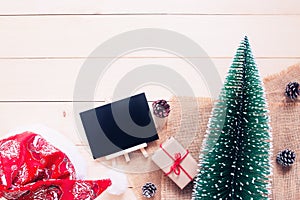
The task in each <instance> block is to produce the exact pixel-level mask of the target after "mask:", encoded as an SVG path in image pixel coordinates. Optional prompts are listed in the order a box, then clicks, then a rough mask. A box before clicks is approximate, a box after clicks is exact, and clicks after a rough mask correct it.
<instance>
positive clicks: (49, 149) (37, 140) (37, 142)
mask: <svg viewBox="0 0 300 200" xmlns="http://www.w3.org/2000/svg"><path fill="white" fill-rule="evenodd" d="M31 150H32V151H35V152H36V153H39V154H42V155H44V156H47V155H50V154H53V153H55V152H57V151H58V149H57V148H55V147H54V146H52V145H51V144H49V143H48V142H47V141H46V140H45V139H44V138H42V137H41V136H39V135H37V136H35V137H34V139H33V141H32V148H31Z"/></svg>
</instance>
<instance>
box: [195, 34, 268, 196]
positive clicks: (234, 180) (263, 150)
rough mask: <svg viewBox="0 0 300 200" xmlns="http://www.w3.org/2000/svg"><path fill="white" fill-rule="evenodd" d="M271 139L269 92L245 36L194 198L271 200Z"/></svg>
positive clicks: (202, 162)
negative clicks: (267, 99) (266, 96)
mask: <svg viewBox="0 0 300 200" xmlns="http://www.w3.org/2000/svg"><path fill="white" fill-rule="evenodd" d="M270 139H271V135H270V126H269V116H268V110H267V104H266V101H265V94H264V90H263V87H262V82H261V79H260V77H259V74H258V70H257V67H256V64H255V62H254V59H253V56H252V53H251V48H250V45H249V42H248V38H247V37H245V38H244V40H243V41H242V42H241V44H240V46H239V48H238V49H237V52H236V55H235V58H234V59H233V63H232V65H231V67H230V69H229V72H228V75H227V78H226V81H225V84H224V87H223V89H222V90H221V94H220V96H219V100H218V101H217V103H216V104H215V106H214V109H213V112H212V117H211V119H210V122H209V127H208V130H207V135H206V138H205V140H204V142H203V148H202V153H201V155H200V164H199V166H200V169H199V174H198V175H197V177H196V179H195V181H194V190H193V199H207V200H212V199H218V200H226V199H227V200H231V199H232V200H233V199H234V200H237V199H243V200H248V199H249V200H264V199H269V197H268V195H269V184H270V180H269V176H270V173H271V164H270V151H271V144H270V142H269V141H270Z"/></svg>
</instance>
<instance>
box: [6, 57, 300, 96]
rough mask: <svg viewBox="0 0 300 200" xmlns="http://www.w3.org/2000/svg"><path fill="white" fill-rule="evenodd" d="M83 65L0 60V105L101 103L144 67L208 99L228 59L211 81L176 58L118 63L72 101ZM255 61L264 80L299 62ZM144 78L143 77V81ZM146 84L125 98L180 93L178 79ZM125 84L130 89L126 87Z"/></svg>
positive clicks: (218, 63)
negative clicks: (158, 69) (160, 70)
mask: <svg viewBox="0 0 300 200" xmlns="http://www.w3.org/2000/svg"><path fill="white" fill-rule="evenodd" d="M84 61H85V59H2V60H1V59H0V70H1V71H2V72H3V73H0V85H2V90H1V93H0V101H2V102H3V101H68V102H72V101H74V100H81V101H105V100H107V99H109V98H112V97H115V96H114V95H115V91H118V87H119V85H118V84H120V83H119V82H121V80H122V79H123V78H124V77H126V76H133V75H131V74H130V73H133V74H134V70H135V69H138V68H141V67H142V66H145V65H161V66H165V67H168V70H167V72H169V71H170V72H174V73H177V74H178V76H180V77H182V79H183V80H184V82H186V83H187V84H188V85H189V87H191V88H192V90H193V91H194V95H195V96H211V93H210V92H211V91H209V90H210V89H209V87H208V86H207V85H206V82H207V79H208V78H219V79H220V80H221V81H223V80H224V78H225V75H226V73H227V70H228V68H229V66H230V65H231V62H232V59H212V62H213V63H214V67H215V70H216V71H217V72H218V73H219V74H217V75H216V74H211V77H203V74H201V70H204V68H205V67H206V66H199V69H200V73H198V72H197V71H196V70H195V68H194V67H193V66H191V65H190V64H189V63H187V62H185V60H183V59H180V58H156V59H154V58H123V59H118V60H117V61H115V62H114V63H113V64H112V65H111V66H109V67H108V69H107V70H106V71H105V72H104V73H103V74H99V81H98V82H97V84H96V85H95V93H94V96H93V98H91V99H85V98H79V99H77V98H76V99H74V98H73V94H74V88H75V85H76V80H77V76H78V74H79V72H80V69H81V68H82V65H83V63H84ZM256 61H257V64H258V66H259V69H260V73H261V75H262V76H266V75H270V74H272V73H275V72H279V71H280V70H282V69H284V68H286V66H289V65H292V64H294V63H296V62H299V61H300V59H257V60H256ZM96 62H97V61H96ZM99 63H101V59H99ZM92 72H93V71H92ZM212 72H213V71H212ZM148 75H149V74H145V75H144V77H145V78H146V77H147V76H148ZM150 75H151V76H155V72H153V73H152V72H151V74H150ZM166 75H167V76H168V74H166ZM87 79H89V77H87ZM149 80H151V77H150V78H149ZM149 80H146V79H145V83H143V84H141V85H136V86H135V89H134V90H132V91H129V94H135V93H139V92H146V93H147V98H148V100H149V101H155V100H157V99H161V98H165V99H169V98H170V97H171V96H172V95H175V93H177V95H180V94H183V92H184V91H171V88H172V86H173V84H177V83H179V82H178V81H179V80H178V79H174V80H173V79H172V78H171V77H170V81H169V82H170V83H169V84H168V85H159V84H158V83H160V82H159V81H160V80H158V83H153V82H149ZM161 83H163V82H162V81H161ZM126 84H128V85H130V83H125V85H126ZM87 87H88V86H87Z"/></svg>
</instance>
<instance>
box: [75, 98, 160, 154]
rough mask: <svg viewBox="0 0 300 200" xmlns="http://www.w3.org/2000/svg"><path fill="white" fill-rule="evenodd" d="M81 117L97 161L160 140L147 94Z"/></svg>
mask: <svg viewBox="0 0 300 200" xmlns="http://www.w3.org/2000/svg"><path fill="white" fill-rule="evenodd" d="M80 118H81V121H82V124H83V127H84V130H85V133H86V136H87V139H88V142H89V145H90V148H91V151H92V154H93V157H94V159H96V158H100V157H103V156H108V157H109V155H120V154H127V153H128V151H126V150H128V149H132V150H136V148H135V147H136V146H141V147H145V143H149V142H152V141H154V140H157V139H158V134H157V131H156V128H155V125H154V122H153V119H152V115H151V113H150V109H149V105H148V102H147V99H146V96H145V93H141V94H138V95H134V96H131V97H129V98H125V99H122V100H119V101H115V102H113V103H109V104H106V105H104V106H100V107H97V108H95V109H91V110H87V111H84V112H82V113H80ZM122 152H124V153H122ZM142 152H144V151H142ZM143 154H144V155H145V152H144V153H143ZM112 157H114V156H112ZM112 157H111V158H112Z"/></svg>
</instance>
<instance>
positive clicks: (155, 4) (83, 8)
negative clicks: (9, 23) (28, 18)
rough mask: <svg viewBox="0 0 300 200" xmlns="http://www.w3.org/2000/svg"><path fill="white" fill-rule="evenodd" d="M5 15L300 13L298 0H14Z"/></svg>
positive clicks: (4, 8) (0, 10)
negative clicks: (242, 0)
mask: <svg viewBox="0 0 300 200" xmlns="http://www.w3.org/2000/svg"><path fill="white" fill-rule="evenodd" d="M0 13H1V14H2V15H26V14H32V15H37V14H186V13H187V14H299V13H300V4H299V1H297V0H287V1H280V0H265V1H263V2H262V1H259V0H253V1H247V2H241V1H238V0H227V1H218V0H211V1H204V0H186V1H184V2H183V1H180V0H164V1H159V0H152V1H140V0H127V1H123V0H114V1H111V0H100V1H98V0H84V1H83V0H51V1H50V0H48V1H44V0H24V1H17V0H10V1H5V3H2V5H1V6H0Z"/></svg>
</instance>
